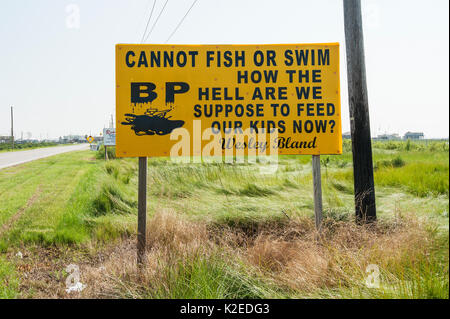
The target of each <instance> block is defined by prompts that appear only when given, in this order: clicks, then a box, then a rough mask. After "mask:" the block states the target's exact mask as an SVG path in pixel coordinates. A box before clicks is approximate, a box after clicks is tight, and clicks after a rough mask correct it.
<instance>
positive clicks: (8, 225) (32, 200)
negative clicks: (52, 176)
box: [0, 185, 42, 237]
mask: <svg viewBox="0 0 450 319" xmlns="http://www.w3.org/2000/svg"><path fill="white" fill-rule="evenodd" d="M41 193H42V189H41V185H39V186H38V187H37V188H36V191H35V192H34V194H33V195H32V196H31V197H30V198H29V199H28V201H27V203H26V204H25V206H23V207H22V208H21V209H19V210H18V211H17V212H16V213H15V214H14V215H13V216H11V217H10V219H9V220H8V221H7V222H6V223H5V224H3V225H2V227H1V228H0V237H1V236H3V234H5V233H6V232H8V230H10V229H11V227H12V226H13V225H14V223H15V222H16V221H17V220H18V219H19V218H20V217H21V216H22V215H23V213H24V212H25V211H26V210H27V209H28V208H30V207H31V206H32V205H33V204H34V203H35V202H36V200H37V199H38V198H39V195H40V194H41Z"/></svg>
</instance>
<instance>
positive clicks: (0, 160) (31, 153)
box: [0, 144, 89, 169]
mask: <svg viewBox="0 0 450 319" xmlns="http://www.w3.org/2000/svg"><path fill="white" fill-rule="evenodd" d="M87 149H89V144H77V145H66V146H53V147H43V148H36V149H33V150H28V151H17V152H2V153H0V169H2V168H5V167H9V166H14V165H17V164H22V163H26V162H30V161H34V160H37V159H40V158H44V157H49V156H53V155H56V154H61V153H66V152H73V151H80V150H87Z"/></svg>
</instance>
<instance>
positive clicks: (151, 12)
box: [141, 0, 156, 43]
mask: <svg viewBox="0 0 450 319" xmlns="http://www.w3.org/2000/svg"><path fill="white" fill-rule="evenodd" d="M155 4H156V0H154V1H153V7H152V11H150V16H149V17H148V20H147V25H146V26H145V31H144V34H143V35H142V39H141V43H142V42H144V37H145V34H146V33H147V29H148V24H149V23H150V19H151V18H152V15H153V10H154V9H155Z"/></svg>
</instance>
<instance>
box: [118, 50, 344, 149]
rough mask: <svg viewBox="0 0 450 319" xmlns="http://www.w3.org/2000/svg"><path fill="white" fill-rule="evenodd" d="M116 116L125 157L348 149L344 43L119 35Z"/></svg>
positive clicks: (120, 142)
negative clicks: (173, 41)
mask: <svg viewBox="0 0 450 319" xmlns="http://www.w3.org/2000/svg"><path fill="white" fill-rule="evenodd" d="M116 118H117V135H116V143H117V151H116V153H117V156H119V157H139V156H148V157H151V156H169V155H171V156H178V155H188V156H191V155H193V156H198V155H202V156H210V155H219V154H217V152H216V153H214V151H220V152H221V154H222V153H223V154H225V153H226V152H227V151H228V150H230V149H231V151H236V152H237V151H238V150H243V151H244V152H245V154H247V152H250V151H251V150H257V152H258V154H261V153H262V152H264V151H268V150H270V151H275V152H276V153H277V154H313V155H318V154H341V153H342V133H341V105H340V87H339V44H338V43H326V44H279V45H151V44H143V45H135V44H118V45H116ZM239 134H244V135H246V137H245V138H244V139H243V140H240V139H239V138H236V137H235V136H233V135H236V136H237V135H239ZM250 134H258V135H257V136H258V139H254V138H253V137H250ZM261 134H264V137H261ZM211 152H212V153H211ZM221 154H220V155H221Z"/></svg>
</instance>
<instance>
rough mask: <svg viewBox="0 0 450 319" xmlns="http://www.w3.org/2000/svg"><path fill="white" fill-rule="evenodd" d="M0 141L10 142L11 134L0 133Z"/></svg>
mask: <svg viewBox="0 0 450 319" xmlns="http://www.w3.org/2000/svg"><path fill="white" fill-rule="evenodd" d="M0 143H11V136H1V135H0Z"/></svg>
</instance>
